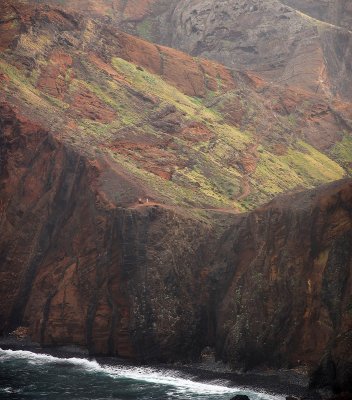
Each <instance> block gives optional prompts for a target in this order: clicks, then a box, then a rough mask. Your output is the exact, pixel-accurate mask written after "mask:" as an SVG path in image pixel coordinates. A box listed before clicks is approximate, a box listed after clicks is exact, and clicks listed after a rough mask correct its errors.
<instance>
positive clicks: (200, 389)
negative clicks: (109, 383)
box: [0, 348, 284, 400]
mask: <svg viewBox="0 0 352 400" xmlns="http://www.w3.org/2000/svg"><path fill="white" fill-rule="evenodd" d="M7 360H25V361H27V363H29V364H32V365H46V364H57V365H60V366H65V365H67V366H70V365H72V366H75V367H76V368H80V369H82V370H83V371H85V372H90V373H101V374H106V375H108V376H110V377H111V378H113V379H121V378H123V379H130V380H135V381H139V382H146V383H149V384H155V385H160V386H167V387H170V394H171V392H174V390H177V392H178V393H197V394H199V395H207V394H208V395H226V394H229V395H231V394H232V395H235V394H246V395H247V396H250V397H251V399H253V400H281V399H284V397H282V396H276V395H275V396H274V395H271V394H268V393H265V392H258V391H254V390H252V389H249V388H244V387H231V386H226V383H224V382H221V381H211V382H198V381H195V380H192V377H185V376H184V375H182V374H181V373H180V372H177V371H170V370H161V369H156V368H152V367H130V366H124V365H119V366H110V365H101V364H99V363H98V362H97V361H96V360H94V359H93V360H87V359H84V358H76V357H72V358H59V357H54V356H51V355H48V354H38V353H32V352H30V351H25V350H3V349H1V348H0V362H3V361H7ZM193 379H194V378H193ZM171 388H174V389H171Z"/></svg>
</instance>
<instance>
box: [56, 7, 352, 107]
mask: <svg viewBox="0 0 352 400" xmlns="http://www.w3.org/2000/svg"><path fill="white" fill-rule="evenodd" d="M52 2H53V3H54V4H55V3H56V4H57V3H58V2H57V1H56V2H55V1H54V0H53V1H52ZM60 3H61V4H62V2H60ZM80 3H82V1H81V2H74V4H73V5H72V3H71V2H70V3H69V4H68V2H67V4H66V6H67V7H71V8H76V9H78V10H85V11H86V12H87V13H88V14H90V15H92V14H93V15H105V16H109V17H110V18H112V19H113V20H114V21H115V23H118V24H119V26H120V27H121V28H122V29H124V30H126V31H128V32H131V33H133V34H137V35H139V36H142V37H144V38H146V39H148V40H151V41H154V42H158V43H161V44H165V45H167V46H171V47H174V48H179V49H181V50H183V51H185V52H187V53H189V54H192V55H194V56H201V57H206V58H211V59H214V60H217V61H219V62H221V63H222V64H225V65H227V66H228V67H230V68H234V69H239V70H242V71H243V70H252V71H255V72H256V73H259V74H261V75H262V76H263V77H265V78H266V79H268V80H272V81H275V82H279V83H283V84H290V85H294V86H297V87H299V88H302V89H305V90H308V91H310V92H313V93H322V94H325V95H328V96H331V95H332V96H336V95H338V96H342V97H344V98H345V99H348V98H351V95H352V73H351V68H350V65H351V60H352V58H351V57H352V54H351V48H352V44H351V43H352V33H351V26H352V6H351V3H350V1H348V0H333V1H331V0H329V1H328V0H308V1H306V0H304V1H303V0H283V1H279V0H265V1H262V0H250V1H248V0H230V1H229V0H223V1H214V0H206V1H204V0H197V1H192V2H189V1H187V0H168V1H165V0H150V1H141V2H137V4H136V2H134V1H131V0H130V1H126V2H120V1H115V2H111V1H105V2H103V4H104V6H103V7H101V6H99V5H100V2H99V3H97V2H94V1H91V2H90V3H91V4H90V3H89V4H90V5H89V6H88V7H87V6H86V4H88V2H83V3H84V6H83V7H82V6H80ZM94 3H95V4H96V5H95V6H94Z"/></svg>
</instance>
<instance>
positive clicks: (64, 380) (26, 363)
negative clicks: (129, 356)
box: [0, 348, 284, 400]
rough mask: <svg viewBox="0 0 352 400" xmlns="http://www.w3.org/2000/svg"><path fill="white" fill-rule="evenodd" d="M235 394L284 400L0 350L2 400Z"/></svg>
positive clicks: (174, 376) (209, 398)
mask: <svg viewBox="0 0 352 400" xmlns="http://www.w3.org/2000/svg"><path fill="white" fill-rule="evenodd" d="M237 394H245V395H247V396H248V397H249V398H250V399H251V400H282V399H284V397H282V396H278V395H273V394H269V393H265V392H261V391H256V390H253V389H249V388H242V387H236V386H232V384H231V383H230V382H226V381H219V380H217V381H209V382H204V381H199V380H198V379H197V378H196V377H193V376H191V375H187V374H185V373H183V372H180V371H177V370H170V369H162V368H153V367H140V366H129V365H123V364H122V363H121V364H116V365H115V364H114V365H108V364H104V363H101V362H98V361H96V360H94V359H84V358H76V357H69V358H61V357H54V356H52V355H48V354H37V353H33V352H30V351H24V350H3V349H1V348H0V399H11V400H16V399H18V400H22V399H23V400H25V399H38V400H39V399H50V400H63V399H65V400H71V399H77V400H93V399H94V400H103V399H116V400H117V399H119V400H132V399H133V400H137V399H138V400H167V399H173V400H188V399H190V400H191V399H192V400H193V399H194V400H230V399H232V398H233V397H234V396H236V395H237Z"/></svg>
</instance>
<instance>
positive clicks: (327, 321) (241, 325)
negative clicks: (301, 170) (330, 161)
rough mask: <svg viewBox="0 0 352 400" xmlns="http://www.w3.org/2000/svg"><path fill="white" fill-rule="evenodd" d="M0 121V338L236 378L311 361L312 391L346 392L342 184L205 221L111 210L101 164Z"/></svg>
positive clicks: (144, 209) (169, 212) (350, 204)
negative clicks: (211, 363)
mask: <svg viewBox="0 0 352 400" xmlns="http://www.w3.org/2000/svg"><path fill="white" fill-rule="evenodd" d="M1 121H2V129H3V132H5V135H3V136H2V149H3V152H2V164H1V166H2V169H1V185H2V190H1V204H2V208H1V210H2V211H1V232H2V234H1V243H0V247H1V249H2V252H1V276H0V278H1V282H2V285H1V298H2V299H3V301H2V302H1V306H0V307H1V308H0V315H1V318H0V321H1V331H2V332H10V331H12V330H14V329H15V328H17V327H18V326H28V327H29V332H30V334H31V337H32V338H33V339H34V340H38V341H40V342H41V343H42V344H44V345H64V344H72V343H74V344H78V345H81V346H85V347H88V348H89V350H90V351H91V352H92V353H94V354H109V355H118V356H121V357H128V358H134V359H140V360H158V361H174V360H177V359H182V360H185V359H186V360H190V359H196V358H197V357H199V355H200V352H201V350H202V349H203V348H204V347H205V346H214V347H216V353H217V357H219V359H223V360H224V361H228V362H230V363H231V364H232V365H233V366H235V367H244V368H251V367H255V366H274V367H295V366H299V365H307V366H309V367H310V368H312V369H314V368H317V366H318V365H319V363H320V361H321V360H322V367H321V369H322V370H321V371H323V372H320V370H317V372H316V374H315V378H314V379H315V381H314V382H315V384H321V383H322V382H324V383H325V384H327V383H328V384H331V385H334V386H335V387H336V388H338V389H344V390H351V388H350V386H349V385H350V382H351V379H350V378H351V374H350V368H351V352H350V351H349V348H350V346H351V340H352V338H351V330H352V315H351V301H352V293H351V289H352V284H351V279H352V277H351V269H352V268H351V262H352V243H351V237H352V235H351V233H352V182H351V180H345V181H340V182H337V183H334V184H331V185H330V186H326V187H323V188H320V189H317V190H315V191H310V192H303V193H297V194H295V195H291V196H284V197H282V198H279V199H277V200H275V201H273V202H272V203H269V204H268V205H267V206H265V207H263V208H260V209H258V210H255V211H253V212H251V213H248V214H240V215H235V214H226V215H223V216H222V215H221V212H220V213H215V216H214V217H213V218H212V219H209V218H208V219H204V218H199V217H196V214H194V211H193V212H191V213H190V210H188V211H187V210H185V209H178V208H174V207H167V206H160V205H152V204H151V205H147V204H146V205H135V206H131V207H116V206H112V205H109V204H107V203H106V200H105V199H104V196H103V194H102V193H101V192H100V191H99V190H100V189H101V186H100V184H99V183H98V182H99V179H100V178H101V174H102V173H103V171H104V173H106V169H107V166H106V165H105V166H104V168H103V169H102V170H100V168H98V167H97V166H98V165H99V164H100V166H103V165H104V163H105V162H106V160H104V159H99V158H98V159H96V160H95V162H94V163H92V162H91V161H89V159H87V158H86V157H84V156H82V155H80V154H79V153H77V152H76V151H75V150H74V149H72V148H70V147H67V146H65V145H63V144H60V143H59V142H57V140H55V138H53V137H52V136H51V135H50V134H48V133H46V132H45V131H43V130H42V129H41V128H40V127H38V126H35V125H32V124H29V121H26V120H23V119H21V120H19V119H18V117H16V115H15V114H14V111H12V110H7V111H6V113H4V111H3V113H2V118H1ZM10 133H11V135H10ZM111 174H114V172H113V171H111ZM38 176H40V179H38ZM111 179H113V180H116V182H117V185H120V186H121V187H123V185H125V184H126V182H124V181H123V180H122V179H121V177H120V176H118V175H112V176H111ZM135 190H137V189H135ZM225 217H226V218H225ZM326 363H328V365H329V366H330V368H328V369H327V370H328V375H327V377H326V371H325V369H326V368H325V367H324V366H325V365H326ZM331 366H332V367H331ZM324 368H325V369H324ZM321 376H323V377H324V379H322V378H321Z"/></svg>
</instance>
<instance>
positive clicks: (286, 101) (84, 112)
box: [0, 2, 352, 210]
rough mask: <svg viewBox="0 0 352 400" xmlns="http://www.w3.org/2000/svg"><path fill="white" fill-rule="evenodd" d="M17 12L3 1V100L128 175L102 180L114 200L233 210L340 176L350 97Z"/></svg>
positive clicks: (45, 13) (45, 11) (102, 29)
mask: <svg viewBox="0 0 352 400" xmlns="http://www.w3.org/2000/svg"><path fill="white" fill-rule="evenodd" d="M12 4H13V2H12ZM17 7H18V10H19V11H14V9H13V8H12V7H10V3H9V8H8V14H7V17H6V18H7V20H8V21H9V22H8V24H9V23H10V24H12V28H11V29H12V30H9V31H8V32H10V33H11V34H12V37H10V36H9V37H7V38H5V39H6V42H4V44H3V46H4V47H8V49H5V50H4V51H3V52H2V55H1V61H0V70H1V71H2V81H1V85H2V88H3V90H2V94H1V98H2V101H3V103H5V104H9V105H13V106H15V107H17V109H18V112H19V113H21V114H23V115H24V116H25V117H27V118H28V119H29V120H32V121H33V122H35V123H36V124H42V126H43V128H45V129H47V130H48V131H50V132H51V133H52V134H53V135H54V136H55V137H56V138H57V139H58V140H60V141H62V142H63V143H67V144H69V145H70V146H72V147H73V148H75V149H76V151H78V152H80V153H82V154H85V156H87V157H88V158H90V159H91V160H94V159H96V158H98V159H100V158H102V159H104V160H105V161H104V162H105V163H107V165H109V166H111V168H112V169H113V170H115V171H116V173H118V174H120V175H121V176H123V179H124V180H126V181H127V182H131V187H132V188H133V189H131V190H129V191H125V192H124V193H123V194H122V195H121V194H119V191H118V190H117V188H116V187H115V186H114V184H113V183H111V182H110V180H109V179H107V180H106V182H107V183H105V181H104V180H103V181H102V183H101V184H102V187H103V188H104V191H105V192H106V194H105V195H104V196H106V200H107V201H108V202H111V203H112V204H115V203H117V204H131V203H134V202H135V201H136V200H137V199H138V198H139V197H143V198H147V197H148V198H150V199H154V200H156V201H159V202H164V203H169V204H174V205H188V206H201V207H202V208H213V207H218V208H224V207H226V208H232V209H237V210H241V209H242V210H243V209H247V208H251V207H253V206H255V205H257V204H260V203H263V202H265V201H267V200H268V199H270V198H272V197H273V196H274V195H275V194H278V193H280V192H282V191H285V190H287V189H295V188H298V187H313V186H315V185H317V184H319V183H323V182H327V181H331V180H335V179H339V178H341V177H343V176H344V175H345V174H346V173H348V171H349V168H350V163H351V161H352V160H351V159H350V156H349V148H350V146H351V143H350V136H349V135H350V132H351V123H350V121H351V120H352V117H351V109H350V107H349V104H348V103H343V102H338V101H335V102H334V103H332V104H330V103H328V102H326V101H325V100H324V99H321V97H319V96H317V95H312V94H309V93H306V92H302V91H298V90H296V89H293V88H282V87H279V86H273V85H270V84H267V83H266V82H265V81H262V80H260V79H259V78H257V77H255V76H252V75H248V74H239V73H233V72H231V71H229V70H228V69H226V68H225V67H223V66H221V65H219V64H215V63H212V62H209V61H205V60H202V59H195V58H192V57H189V56H187V55H185V54H183V53H180V52H178V51H176V50H172V49H168V48H165V47H161V46H156V45H153V44H150V43H147V42H144V41H141V40H139V39H136V38H134V37H132V36H129V35H127V34H124V33H121V32H118V31H116V30H115V29H113V28H112V26H111V25H106V24H105V23H102V22H99V21H96V22H94V21H93V20H90V19H80V18H79V17H78V15H75V14H67V13H65V12H64V11H61V10H60V9H57V10H55V9H50V8H47V7H44V8H41V9H38V10H35V9H33V8H31V7H30V6H21V5H20V4H18V5H17ZM16 12H17V13H18V14H16ZM33 13H35V15H36V18H35V22H33V21H34V20H31V15H33Z"/></svg>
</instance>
